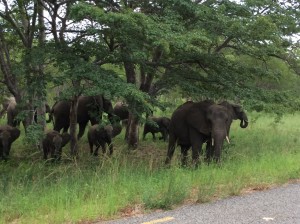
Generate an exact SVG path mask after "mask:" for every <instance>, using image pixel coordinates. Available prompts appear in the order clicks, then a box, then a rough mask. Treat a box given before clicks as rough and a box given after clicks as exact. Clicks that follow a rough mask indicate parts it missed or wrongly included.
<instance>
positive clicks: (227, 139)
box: [226, 135, 230, 144]
mask: <svg viewBox="0 0 300 224" xmlns="http://www.w3.org/2000/svg"><path fill="white" fill-rule="evenodd" d="M226 141H227V142H228V144H230V141H229V138H228V136H227V135H226Z"/></svg>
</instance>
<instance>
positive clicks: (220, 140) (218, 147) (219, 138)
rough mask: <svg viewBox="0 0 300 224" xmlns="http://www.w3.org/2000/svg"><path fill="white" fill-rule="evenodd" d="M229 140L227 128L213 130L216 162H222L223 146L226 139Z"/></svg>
mask: <svg viewBox="0 0 300 224" xmlns="http://www.w3.org/2000/svg"><path fill="white" fill-rule="evenodd" d="M225 139H226V140H227V141H229V139H228V136H227V132H226V131H225V130H218V131H215V132H212V147H213V151H214V159H215V161H216V162H220V158H221V151H222V148H223V144H224V140H225Z"/></svg>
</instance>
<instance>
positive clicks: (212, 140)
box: [211, 138, 214, 146]
mask: <svg viewBox="0 0 300 224" xmlns="http://www.w3.org/2000/svg"><path fill="white" fill-rule="evenodd" d="M211 145H212V146H214V139H213V138H212V139H211Z"/></svg>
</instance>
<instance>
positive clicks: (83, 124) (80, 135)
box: [77, 122, 87, 139]
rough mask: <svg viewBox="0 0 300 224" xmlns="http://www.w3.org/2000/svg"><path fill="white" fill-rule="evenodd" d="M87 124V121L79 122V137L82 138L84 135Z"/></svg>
mask: <svg viewBox="0 0 300 224" xmlns="http://www.w3.org/2000/svg"><path fill="white" fill-rule="evenodd" d="M86 125H87V122H81V123H79V133H78V135H77V138H78V139H80V138H81V137H82V136H83V134H84V130H85V127H86Z"/></svg>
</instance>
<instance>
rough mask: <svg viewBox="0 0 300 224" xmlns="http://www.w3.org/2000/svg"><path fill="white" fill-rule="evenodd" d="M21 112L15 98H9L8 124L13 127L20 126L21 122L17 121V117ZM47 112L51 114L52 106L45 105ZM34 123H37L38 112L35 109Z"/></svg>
mask: <svg viewBox="0 0 300 224" xmlns="http://www.w3.org/2000/svg"><path fill="white" fill-rule="evenodd" d="M19 112H20V108H18V105H17V102H16V100H15V98H14V97H9V98H8V106H7V124H8V125H11V126H13V127H16V126H19V125H20V122H21V120H19V119H17V115H18V113H19ZM45 112H46V113H50V106H49V105H48V104H47V103H45ZM34 122H35V123H37V111H36V108H35V112H34Z"/></svg>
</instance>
